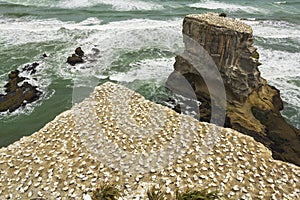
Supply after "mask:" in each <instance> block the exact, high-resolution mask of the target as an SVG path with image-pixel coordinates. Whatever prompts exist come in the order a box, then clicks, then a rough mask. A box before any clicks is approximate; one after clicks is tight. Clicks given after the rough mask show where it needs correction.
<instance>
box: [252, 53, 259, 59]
mask: <svg viewBox="0 0 300 200" xmlns="http://www.w3.org/2000/svg"><path fill="white" fill-rule="evenodd" d="M252 58H255V59H259V53H258V52H257V51H255V52H253V54H252Z"/></svg>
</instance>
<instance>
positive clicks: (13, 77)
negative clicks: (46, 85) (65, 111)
mask: <svg viewBox="0 0 300 200" xmlns="http://www.w3.org/2000/svg"><path fill="white" fill-rule="evenodd" d="M34 66H35V67H36V66H37V64H34V65H32V66H31V67H34ZM19 73H20V72H19V71H18V70H15V71H11V72H10V73H9V75H8V78H9V79H8V83H7V84H6V85H5V86H4V87H5V88H6V89H5V92H6V94H0V112H5V111H7V110H8V111H9V112H13V111H15V110H16V109H18V108H19V107H21V106H24V105H26V104H27V103H31V102H33V101H36V100H37V99H38V98H39V97H40V95H41V94H42V93H41V92H40V91H38V90H37V88H36V87H35V86H32V85H31V84H29V83H28V82H24V83H23V84H22V85H21V86H19V85H18V83H21V82H22V81H24V80H25V78H24V77H20V76H19Z"/></svg>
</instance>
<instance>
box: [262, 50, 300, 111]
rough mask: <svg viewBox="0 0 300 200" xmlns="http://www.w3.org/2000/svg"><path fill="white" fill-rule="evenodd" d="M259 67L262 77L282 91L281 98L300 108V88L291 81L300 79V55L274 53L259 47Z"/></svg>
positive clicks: (283, 52) (282, 52) (281, 52)
mask: <svg viewBox="0 0 300 200" xmlns="http://www.w3.org/2000/svg"><path fill="white" fill-rule="evenodd" d="M258 51H259V53H260V61H261V62H262V63H263V65H261V66H260V67H259V70H260V71H261V74H262V77H264V78H266V79H267V80H268V82H269V83H270V84H271V85H274V86H275V87H277V88H278V89H279V90H280V93H281V97H282V98H283V100H284V101H286V102H288V103H289V104H291V105H293V106H296V107H298V108H300V88H299V87H298V86H296V85H294V84H293V83H290V82H289V80H299V79H300V53H290V52H285V51H274V50H269V49H263V48H262V47H259V49H258Z"/></svg>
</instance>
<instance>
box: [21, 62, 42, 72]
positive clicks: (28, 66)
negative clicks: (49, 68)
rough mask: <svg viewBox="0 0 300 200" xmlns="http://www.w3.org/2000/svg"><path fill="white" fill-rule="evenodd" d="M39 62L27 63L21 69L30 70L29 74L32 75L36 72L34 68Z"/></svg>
mask: <svg viewBox="0 0 300 200" xmlns="http://www.w3.org/2000/svg"><path fill="white" fill-rule="evenodd" d="M39 65H40V64H39V63H37V62H34V63H32V64H28V65H25V66H24V67H23V71H27V72H30V75H33V74H35V73H36V71H37V70H36V68H37V66H39Z"/></svg>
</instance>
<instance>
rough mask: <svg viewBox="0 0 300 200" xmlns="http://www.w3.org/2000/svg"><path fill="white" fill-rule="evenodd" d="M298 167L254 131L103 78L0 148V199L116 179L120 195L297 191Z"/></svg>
mask: <svg viewBox="0 0 300 200" xmlns="http://www.w3.org/2000/svg"><path fill="white" fill-rule="evenodd" d="M299 179H300V168H299V167H297V166H295V165H293V164H289V163H285V162H281V161H276V160H273V159H272V157H271V152H270V151H269V150H268V149H267V148H266V147H264V146H263V145H262V144H260V143H258V142H256V141H255V140H254V139H253V138H251V137H249V136H246V135H244V134H241V133H239V132H237V131H235V130H232V129H229V128H221V127H217V126H215V125H213V124H208V123H204V122H199V121H198V120H195V119H194V118H192V117H189V116H187V115H181V114H178V113H176V112H175V111H173V110H171V109H169V108H167V107H163V106H161V105H158V104H155V103H152V102H150V101H147V100H145V99H144V98H143V97H142V96H140V95H139V94H137V93H135V92H133V91H131V90H129V89H127V88H125V87H122V86H119V85H115V84H112V83H106V84H104V85H101V86H99V87H97V88H96V89H95V91H94V92H93V93H92V94H91V96H90V97H89V98H88V99H86V100H84V101H83V102H81V103H79V104H77V105H75V106H74V107H73V108H72V109H71V110H69V111H66V112H64V113H62V114H60V115H59V116H57V117H56V118H55V119H54V120H53V121H52V122H49V123H48V124H47V125H46V126H45V127H43V128H42V129H41V130H40V131H38V132H37V133H34V134H33V135H31V136H28V137H24V138H22V139H21V140H20V141H17V142H15V143H13V144H11V145H10V146H8V147H7V148H1V149H0V199H32V200H33V199H83V196H84V194H85V193H88V194H91V192H92V191H93V190H95V188H96V187H97V186H98V185H99V184H100V183H103V182H106V183H108V182H116V184H117V185H119V186H120V188H119V189H120V190H121V191H123V193H122V196H123V197H122V198H121V199H146V197H145V195H146V191H147V190H148V189H149V188H150V187H155V188H158V189H162V190H165V191H166V193H167V199H174V192H175V191H176V189H179V191H183V190H186V189H188V188H190V189H206V188H208V189H209V190H218V192H219V193H220V194H221V195H222V196H223V197H224V199H227V198H228V199H271V198H272V199H295V200H296V199H299V198H300V194H299Z"/></svg>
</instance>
